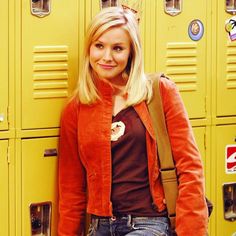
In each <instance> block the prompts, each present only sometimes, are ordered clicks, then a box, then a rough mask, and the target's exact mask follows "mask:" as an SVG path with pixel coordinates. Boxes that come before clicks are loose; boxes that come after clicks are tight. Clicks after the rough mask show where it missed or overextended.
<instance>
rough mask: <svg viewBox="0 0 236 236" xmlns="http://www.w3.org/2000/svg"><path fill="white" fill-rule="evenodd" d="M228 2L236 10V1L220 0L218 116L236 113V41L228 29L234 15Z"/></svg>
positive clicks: (217, 67) (218, 15) (217, 85)
mask: <svg viewBox="0 0 236 236" xmlns="http://www.w3.org/2000/svg"><path fill="white" fill-rule="evenodd" d="M227 2H228V4H229V5H228V9H229V10H230V8H231V9H232V10H234V13H235V12H236V6H235V5H233V6H231V4H233V2H234V1H232V0H231V1H227V0H224V1H222V0H218V1H217V3H218V7H217V10H218V12H217V18H216V23H217V35H216V36H215V37H216V40H217V66H216V70H217V78H216V79H217V84H216V89H217V91H216V92H217V94H216V95H217V96H216V100H217V104H216V115H217V116H219V117H220V116H235V114H236V105H235V98H236V59H235V53H236V41H231V40H230V38H229V33H228V32H227V31H226V21H227V20H229V19H230V18H232V17H233V16H234V15H233V14H230V13H228V12H226V3H227ZM234 4H235V3H234Z"/></svg>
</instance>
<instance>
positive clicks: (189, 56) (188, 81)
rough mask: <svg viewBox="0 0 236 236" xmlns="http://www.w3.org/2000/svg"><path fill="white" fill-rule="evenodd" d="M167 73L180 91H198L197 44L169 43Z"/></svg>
mask: <svg viewBox="0 0 236 236" xmlns="http://www.w3.org/2000/svg"><path fill="white" fill-rule="evenodd" d="M166 51H167V54H166V73H167V75H168V76H170V77H171V78H172V79H173V80H174V81H175V82H176V84H177V85H178V87H179V89H180V91H196V90H197V43H195V42H190V43H189V42H177V43H176V42H174V43H167V50H166Z"/></svg>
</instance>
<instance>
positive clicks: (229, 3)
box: [225, 0, 236, 15]
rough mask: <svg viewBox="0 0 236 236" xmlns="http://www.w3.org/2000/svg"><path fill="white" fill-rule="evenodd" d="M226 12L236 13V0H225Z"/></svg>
mask: <svg viewBox="0 0 236 236" xmlns="http://www.w3.org/2000/svg"><path fill="white" fill-rule="evenodd" d="M225 10H226V12H228V13H230V14H232V15H235V13H236V0H225Z"/></svg>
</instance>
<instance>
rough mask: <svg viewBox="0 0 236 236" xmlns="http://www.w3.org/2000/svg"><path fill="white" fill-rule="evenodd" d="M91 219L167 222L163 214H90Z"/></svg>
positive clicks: (102, 220)
mask: <svg viewBox="0 0 236 236" xmlns="http://www.w3.org/2000/svg"><path fill="white" fill-rule="evenodd" d="M91 219H92V220H98V221H101V222H111V221H117V220H127V221H130V222H131V221H133V220H135V221H145V220H150V221H151V220H153V221H155V220H159V221H162V222H165V223H169V219H168V217H163V216H133V215H129V214H125V215H117V216H96V215H92V216H91Z"/></svg>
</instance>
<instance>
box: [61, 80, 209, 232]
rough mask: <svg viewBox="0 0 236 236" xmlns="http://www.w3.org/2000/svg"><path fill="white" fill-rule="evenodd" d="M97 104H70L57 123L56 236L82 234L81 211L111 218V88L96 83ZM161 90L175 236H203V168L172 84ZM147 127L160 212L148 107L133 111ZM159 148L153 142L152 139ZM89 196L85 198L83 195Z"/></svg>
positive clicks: (152, 186)
mask: <svg viewBox="0 0 236 236" xmlns="http://www.w3.org/2000/svg"><path fill="white" fill-rule="evenodd" d="M98 89H99V91H101V96H102V100H101V101H98V102H96V103H95V104H93V105H83V104H79V102H77V101H76V100H75V99H74V100H72V101H71V102H70V103H69V104H68V105H67V106H66V108H65V110H64V112H63V115H62V120H61V137H60V156H59V208H60V220H59V226H58V235H59V236H78V235H83V231H84V225H85V224H84V223H85V222H84V220H85V212H86V208H87V212H88V213H91V214H94V215H99V216H112V203H111V201H110V197H111V187H112V181H111V180H112V166H111V158H112V157H111V122H112V88H111V87H110V85H109V84H107V83H105V82H102V81H100V82H99V84H98ZM160 91H161V96H162V100H163V107H164V113H165V117H166V122H167V128H168V132H169V137H170V142H171V146H172V152H173V157H174V160H175V164H176V168H177V175H178V180H179V196H178V200H177V209H176V232H177V234H178V236H188V235H198V236H205V235H206V230H207V206H206V203H205V195H204V179H203V169H202V163H201V160H200V155H199V151H198V149H197V147H196V143H195V140H194V138H193V134H192V129H191V126H190V123H189V121H188V117H187V114H186V111H185V108H184V106H183V102H182V100H181V98H180V95H179V92H178V91H177V89H176V86H175V84H174V83H173V82H171V81H169V80H167V79H165V78H161V79H160ZM134 109H135V111H136V112H137V113H138V115H139V116H140V119H141V120H142V122H143V124H144V126H145V127H146V143H147V156H148V171H149V184H150V192H151V194H152V198H153V204H155V206H156V209H157V211H162V210H164V209H165V199H164V193H163V188H162V185H161V181H160V177H159V176H160V175H159V174H160V172H159V166H158V161H157V160H158V157H157V145H156V138H155V134H154V129H153V126H152V123H151V117H150V115H149V112H148V109H147V105H146V103H145V102H141V103H140V104H137V105H135V106H134ZM157 143H158V140H157ZM87 193H88V194H87Z"/></svg>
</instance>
